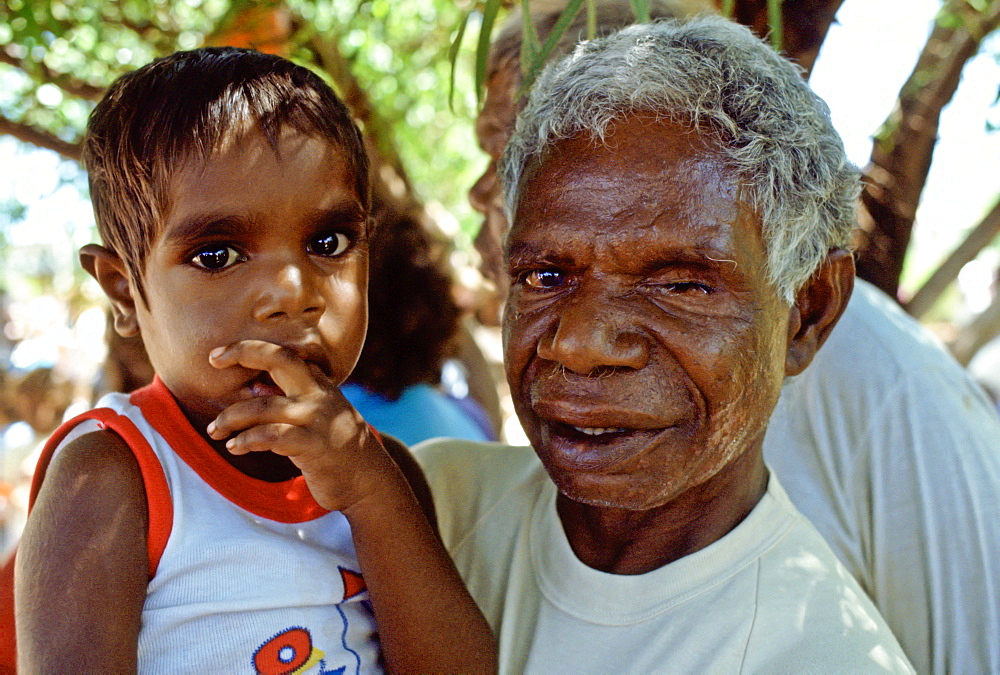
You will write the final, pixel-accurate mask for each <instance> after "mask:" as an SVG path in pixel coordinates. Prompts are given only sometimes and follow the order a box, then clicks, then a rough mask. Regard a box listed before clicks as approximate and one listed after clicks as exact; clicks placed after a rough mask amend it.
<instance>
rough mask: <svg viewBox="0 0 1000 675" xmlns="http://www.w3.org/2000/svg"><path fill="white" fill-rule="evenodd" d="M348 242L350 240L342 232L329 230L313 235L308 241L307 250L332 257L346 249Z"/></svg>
mask: <svg viewBox="0 0 1000 675" xmlns="http://www.w3.org/2000/svg"><path fill="white" fill-rule="evenodd" d="M350 243H351V240H350V239H349V238H348V237H347V235H346V234H344V233H343V232H330V233H327V234H321V235H319V236H317V237H314V238H313V239H312V240H311V241H310V242H309V252H310V253H312V254H314V255H322V256H326V257H328V258H332V257H333V256H338V255H340V254H341V253H343V252H344V251H346V250H347V247H348V245H349V244H350Z"/></svg>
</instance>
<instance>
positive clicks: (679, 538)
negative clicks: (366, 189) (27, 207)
mask: <svg viewBox="0 0 1000 675" xmlns="http://www.w3.org/2000/svg"><path fill="white" fill-rule="evenodd" d="M504 171H505V173H504V179H505V180H504V182H505V186H506V190H507V205H508V208H509V211H510V212H511V213H512V214H513V219H512V228H511V231H510V234H509V237H508V241H507V248H506V251H505V258H506V264H507V270H508V273H509V277H510V280H511V290H510V296H509V299H508V303H507V307H506V311H505V315H504V338H505V362H506V372H507V380H508V383H509V384H510V388H511V392H512V394H513V397H514V401H515V407H516V410H517V413H518V417H519V418H520V420H521V422H522V425H523V426H524V428H525V430H526V432H527V434H528V437H529V439H530V440H531V444H532V448H510V447H504V446H497V445H484V444H474V443H468V442H462V441H439V442H431V443H430V444H428V445H425V446H424V447H423V448H422V449H420V450H419V455H418V456H419V458H420V459H421V461H422V462H423V464H424V466H425V468H426V470H427V473H428V478H429V479H430V481H431V484H432V489H433V490H434V496H435V500H436V503H437V508H438V513H439V517H440V521H441V531H442V536H443V537H444V539H445V542H446V544H447V546H448V548H449V550H450V551H451V553H452V554H453V556H454V557H455V560H456V564H457V566H458V569H459V570H460V572H461V573H462V575H463V577H464V579H465V580H466V582H467V583H468V585H469V587H470V590H471V591H472V593H473V595H474V596H475V597H476V599H477V601H478V602H479V603H480V605H481V607H482V608H483V610H484V612H485V614H486V616H487V618H488V619H489V620H490V621H491V623H492V625H493V626H494V628H495V629H496V630H497V631H498V634H499V642H500V645H501V656H500V658H501V670H503V671H505V672H523V671H527V672H682V671H683V672H739V671H746V672H799V671H802V670H804V669H809V670H813V671H818V672H830V671H841V672H845V671H846V672H886V671H888V672H908V671H909V664H908V663H907V661H906V658H905V656H904V655H903V653H902V651H901V650H900V648H899V646H898V644H897V643H896V641H895V639H894V637H893V636H892V634H891V633H890V631H889V629H888V628H887V627H886V625H885V623H884V622H883V620H882V618H881V616H880V615H879V614H878V612H877V611H876V610H875V608H874V606H873V605H872V604H871V602H870V601H869V600H868V598H867V596H866V595H865V594H864V592H863V591H862V590H861V588H860V587H859V586H858V585H857V583H856V582H855V581H854V579H853V578H852V577H851V576H850V575H849V574H848V573H847V571H846V570H845V569H844V568H843V567H842V566H841V565H840V563H839V562H838V561H837V560H836V558H835V556H834V555H833V553H832V552H831V551H830V549H829V548H828V547H827V545H826V544H825V543H824V542H823V540H822V538H821V537H820V536H819V534H818V533H817V532H816V531H815V530H814V529H813V528H812V526H810V525H809V524H808V522H807V521H806V520H805V519H804V518H803V517H802V516H801V515H800V514H799V513H798V512H797V511H796V510H795V508H794V507H793V506H792V504H791V502H790V501H789V500H788V498H787V496H786V495H785V493H784V491H783V490H782V488H781V486H780V485H779V483H778V480H777V479H776V478H775V476H774V475H771V474H769V471H768V469H767V467H766V465H765V463H764V461H763V456H762V446H763V441H764V433H765V430H766V427H767V421H768V418H769V416H770V414H771V412H772V410H773V409H774V406H775V404H776V403H777V400H778V396H779V393H780V390H781V385H782V382H783V380H784V378H785V377H786V376H787V375H794V374H796V373H798V372H800V371H801V370H803V369H804V368H805V367H806V366H807V365H808V364H809V362H810V360H811V359H812V357H813V354H814V353H815V352H816V350H817V349H818V348H819V346H820V345H821V344H822V343H823V341H824V339H825V338H826V336H827V334H828V333H829V331H830V329H831V328H832V327H833V325H834V324H835V323H836V321H837V319H838V317H839V315H840V313H841V311H842V310H843V308H844V305H845V304H846V302H847V299H848V297H849V295H850V292H851V286H852V282H853V273H854V268H853V261H852V258H851V256H850V254H849V253H848V252H847V251H846V250H844V248H843V247H844V245H845V244H846V242H847V238H848V235H849V232H850V229H851V224H852V213H853V199H854V196H855V194H856V186H857V176H856V172H855V171H854V169H853V168H852V167H851V166H850V165H849V163H848V162H847V161H846V159H845V157H844V153H843V148H842V145H841V143H840V140H839V138H838V137H837V136H836V133H835V132H834V131H833V129H832V127H831V125H830V121H829V118H828V116H827V114H826V109H825V106H824V105H823V104H822V102H820V101H819V100H818V99H817V98H816V97H815V96H814V95H813V94H812V93H811V92H810V91H809V90H808V88H807V87H806V85H805V84H804V83H803V81H802V80H801V78H799V76H798V74H797V72H796V71H795V69H794V68H793V67H792V66H791V65H790V64H789V63H788V62H786V61H784V60H782V59H781V58H780V57H778V56H777V55H775V54H774V53H773V52H772V51H771V50H770V49H769V48H767V47H766V46H765V45H763V44H762V43H761V42H760V41H758V40H757V39H756V38H754V37H753V36H752V35H751V34H750V33H749V31H747V30H746V29H745V28H743V27H740V26H737V25H735V24H732V23H730V22H728V21H725V20H723V19H720V18H714V19H713V18H703V19H698V20H694V21H691V22H688V23H683V24H676V23H659V24H655V25H647V26H633V27H631V28H628V29H626V30H624V31H622V32H621V33H618V34H616V35H614V36H611V37H609V38H607V39H604V40H598V41H594V42H590V43H586V44H584V45H582V46H581V47H579V48H577V50H576V52H575V53H574V54H573V55H572V57H570V58H568V59H567V60H565V61H563V62H561V63H560V64H559V65H558V66H557V67H555V68H551V67H550V68H549V69H547V70H546V72H545V74H544V75H543V76H542V78H541V79H540V80H539V82H538V83H537V84H536V86H535V88H534V89H533V91H532V93H531V101H530V103H529V105H528V108H527V109H526V110H525V112H524V113H523V114H522V117H521V118H520V120H519V126H518V131H517V133H516V134H515V135H514V137H513V139H512V140H511V143H510V145H509V146H508V150H507V153H506V155H505V168H504Z"/></svg>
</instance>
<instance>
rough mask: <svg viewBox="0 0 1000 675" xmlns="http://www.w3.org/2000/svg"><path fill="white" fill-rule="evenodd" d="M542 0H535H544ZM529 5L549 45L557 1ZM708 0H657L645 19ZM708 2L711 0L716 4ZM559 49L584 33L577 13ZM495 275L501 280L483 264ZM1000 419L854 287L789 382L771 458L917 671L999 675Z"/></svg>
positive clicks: (917, 337) (503, 136) (500, 66)
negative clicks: (809, 359) (811, 356)
mask: <svg viewBox="0 0 1000 675" xmlns="http://www.w3.org/2000/svg"><path fill="white" fill-rule="evenodd" d="M539 4H542V3H539ZM545 4H546V5H547V6H548V7H549V9H548V10H541V11H539V13H538V14H536V15H535V17H534V19H535V24H536V27H537V28H538V31H539V33H540V37H541V39H542V40H544V39H545V38H546V37H547V36H548V33H549V31H550V30H551V27H552V25H553V23H554V22H555V18H556V17H557V15H558V12H559V11H560V10H561V7H562V5H564V4H565V3H558V2H556V3H552V2H549V3H545ZM704 4H706V3H705V2H703V1H702V0H653V1H652V2H650V11H651V14H652V15H653V16H654V17H663V16H668V17H669V16H677V15H683V14H685V13H688V12H690V11H692V10H697V9H699V8H700V6H701V5H704ZM709 4H710V3H709ZM578 19H579V20H578V21H577V22H576V23H575V24H573V25H571V26H570V28H569V30H568V31H567V33H566V35H565V37H564V38H563V40H562V42H561V45H560V47H558V48H557V50H556V51H557V52H561V53H565V52H566V51H568V50H569V49H571V48H572V45H573V43H574V42H575V40H577V39H578V38H579V36H580V35H581V34H582V32H583V30H584V27H583V21H584V17H583V13H581V14H580V16H579V17H578ZM633 20H634V15H633V13H632V7H631V3H630V2H628V0H599V1H598V3H597V32H598V34H607V33H610V32H613V31H614V30H617V29H619V28H621V27H624V26H626V25H628V24H630V23H632V21H633ZM520 38H521V23H520V17H519V16H515V17H512V19H511V21H509V22H508V24H507V25H505V26H504V27H503V28H502V29H501V31H500V33H499V35H498V37H497V39H496V41H495V42H494V45H493V48H492V50H491V54H490V64H489V69H488V80H487V82H488V90H487V97H486V104H485V106H484V108H483V111H482V113H481V115H480V117H479V120H478V123H477V134H478V136H479V139H480V143H481V144H482V147H483V149H484V150H486V151H487V153H489V154H490V156H491V157H492V158H493V160H498V159H499V157H500V153H501V151H502V149H503V147H504V145H505V144H506V142H507V138H508V137H509V135H510V133H511V132H512V130H513V125H514V114H515V103H514V97H515V95H516V92H517V91H518V89H519V87H520V69H519V64H518V58H519V52H520ZM495 167H496V161H493V162H491V163H490V166H489V167H488V169H487V171H486V173H485V174H484V175H483V177H482V179H480V180H479V181H478V182H477V183H476V185H475V186H474V187H473V189H472V190H471V191H470V201H471V202H472V204H473V206H475V207H477V208H478V209H479V210H480V211H482V212H483V213H484V215H486V222H485V224H484V227H483V230H482V231H481V233H480V237H479V238H478V239H477V246H478V247H479V248H480V250H481V251H482V252H483V257H484V261H485V262H486V271H487V272H489V271H490V270H496V271H497V272H499V271H502V268H501V266H500V265H498V264H492V263H498V262H499V247H498V245H497V242H499V241H500V239H501V238H502V237H503V236H504V235H505V234H506V230H507V222H506V218H505V215H504V213H503V209H502V201H501V195H500V190H499V185H498V181H497V179H496V173H495ZM492 276H493V277H494V278H496V279H497V281H498V285H500V286H501V287H504V286H505V285H506V283H507V282H506V275H505V274H503V276H499V275H498V274H497V273H496V272H494V273H493V274H492ZM998 439H1000V422H998V420H997V419H996V416H995V415H994V414H993V413H992V411H991V410H990V408H989V403H988V401H987V400H986V399H985V398H984V397H983V396H982V394H981V392H980V391H979V390H978V388H977V387H976V386H975V384H974V383H973V382H972V381H971V380H970V378H969V377H968V375H967V374H966V373H965V372H964V371H963V370H962V369H961V368H960V367H959V365H958V364H957V363H956V362H955V360H954V359H953V358H951V356H950V355H948V354H946V353H945V351H944V349H943V348H942V347H941V346H940V344H938V343H937V342H936V341H935V340H934V339H933V337H932V336H931V335H929V334H928V332H927V331H926V330H924V329H923V328H922V327H921V326H920V325H919V324H918V323H917V322H916V321H914V320H913V319H912V318H910V317H909V316H907V315H905V314H904V313H903V312H902V311H901V310H900V308H899V307H898V305H896V303H894V302H892V301H891V300H890V299H889V298H887V297H886V296H884V295H883V294H882V293H881V292H879V291H878V290H877V289H875V288H874V287H872V286H871V285H869V284H867V283H865V282H864V281H861V280H858V281H856V283H855V288H854V293H853V295H852V296H851V299H850V302H849V304H848V306H847V309H846V310H845V311H844V315H843V317H842V318H841V320H840V321H839V322H838V324H837V326H836V329H835V330H833V331H832V334H831V336H830V339H829V340H828V341H827V342H826V344H825V345H824V347H823V349H822V350H821V351H820V352H819V354H818V355H817V357H816V359H815V361H814V362H813V363H812V364H811V365H810V367H809V368H808V369H807V370H806V371H805V372H804V373H803V374H801V375H799V376H797V377H794V378H790V379H789V380H788V381H787V382H786V383H785V386H784V388H783V390H782V393H781V398H780V400H779V403H778V407H777V409H776V411H775V413H774V415H773V416H772V418H771V421H770V423H769V425H768V432H767V436H766V438H765V441H764V458H765V460H766V461H767V463H768V465H769V467H770V468H771V469H772V470H773V471H774V472H775V473H776V474H777V475H778V477H779V478H780V479H781V482H782V485H783V486H784V487H785V488H786V489H787V491H788V494H789V496H790V497H791V499H792V501H793V503H795V505H796V506H797V507H798V508H799V509H801V510H802V512H803V513H804V514H805V515H806V516H807V517H808V518H809V519H810V520H811V521H812V522H813V523H814V524H815V525H816V527H817V529H819V531H820V532H821V533H822V534H823V535H824V537H825V538H826V539H827V541H828V542H829V544H830V545H831V547H832V548H833V550H834V552H835V553H836V554H837V556H838V557H839V558H840V559H841V560H842V561H843V562H844V564H845V565H846V566H847V568H848V569H849V570H850V572H851V573H852V574H853V575H854V576H855V578H857V579H858V581H859V582H860V583H861V585H862V587H863V588H864V589H865V590H866V591H867V592H868V594H869V596H870V597H871V598H872V599H873V600H874V602H875V604H876V606H877V607H878V609H879V611H880V612H881V613H882V614H883V616H884V617H885V619H886V621H887V622H888V623H889V626H890V627H891V628H892V630H893V632H894V633H895V634H896V636H897V637H898V638H899V640H900V643H901V644H902V646H903V648H904V650H905V651H906V653H907V655H908V656H909V658H910V660H911V661H912V662H913V663H914V665H915V666H916V667H917V669H918V671H920V672H927V673H946V672H953V673H958V672H1000V565H997V564H996V561H997V560H998V559H1000V501H998V500H997V499H996V495H997V494H1000V451H998V450H1000V445H998V444H1000V441H998Z"/></svg>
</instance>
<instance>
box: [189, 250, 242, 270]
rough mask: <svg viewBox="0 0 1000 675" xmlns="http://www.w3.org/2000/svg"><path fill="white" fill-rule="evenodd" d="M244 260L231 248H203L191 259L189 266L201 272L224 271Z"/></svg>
mask: <svg viewBox="0 0 1000 675" xmlns="http://www.w3.org/2000/svg"><path fill="white" fill-rule="evenodd" d="M241 260H244V258H243V256H241V255H240V254H239V252H238V251H237V250H236V249H234V248H233V247H232V246H223V245H221V244H220V245H216V246H210V247H207V248H203V249H202V250H200V251H198V252H197V253H195V254H194V255H193V256H192V257H191V264H192V265H194V266H195V267H200V268H201V269H203V270H212V271H216V270H224V269H226V268H227V267H230V266H232V265H235V264H236V263H238V262H240V261H241Z"/></svg>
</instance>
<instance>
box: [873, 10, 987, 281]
mask: <svg viewBox="0 0 1000 675" xmlns="http://www.w3.org/2000/svg"><path fill="white" fill-rule="evenodd" d="M947 19H950V20H947ZM998 24H1000V0H990V2H989V4H988V5H987V6H986V9H984V10H982V11H978V10H976V9H974V8H973V7H972V5H971V3H968V2H967V1H966V0H948V2H946V4H945V7H944V8H943V9H942V10H941V14H940V15H939V19H938V21H937V22H936V23H935V25H934V29H933V30H932V31H931V35H930V38H929V39H928V40H927V44H926V45H925V46H924V49H923V51H922V52H921V54H920V57H919V59H918V60H917V65H916V66H915V67H914V69H913V73H912V74H911V75H910V77H909V78H908V79H907V81H906V84H904V85H903V88H902V90H901V92H900V95H899V99H898V101H897V105H896V108H895V110H893V112H892V113H891V114H890V116H889V118H888V119H887V120H886V121H885V123H884V124H883V126H882V128H881V129H880V131H879V133H878V134H877V135H876V138H875V143H874V147H873V149H872V155H871V161H870V163H869V165H868V167H867V168H866V169H865V177H864V181H865V185H864V189H863V191H862V194H861V209H860V210H859V216H858V221H859V225H860V226H861V232H862V234H861V242H860V245H859V247H858V276H860V277H861V278H863V279H866V280H867V281H870V282H871V283H873V284H875V285H876V286H878V287H879V288H881V289H882V290H883V291H885V292H886V293H888V294H889V295H891V296H893V297H896V294H897V292H898V288H899V277H900V274H901V272H902V268H903V260H904V258H905V257H906V250H907V248H908V247H909V243H910V235H911V232H912V230H913V221H914V218H915V216H916V211H917V204H918V203H919V201H920V194H921V192H923V189H924V184H925V183H926V181H927V172H928V171H929V169H930V165H931V159H932V156H933V154H934V146H935V144H936V142H937V130H938V122H939V120H940V117H941V109H942V108H944V106H945V105H946V104H947V103H948V102H949V101H950V100H951V98H952V96H953V95H954V93H955V90H956V89H957V88H958V83H959V80H960V78H961V74H962V69H963V68H964V67H965V64H966V62H967V61H968V60H969V59H970V58H972V56H973V55H975V53H976V51H977V50H978V49H979V43H980V41H981V40H982V39H983V38H984V37H985V36H986V35H987V34H989V33H990V32H991V31H992V30H994V29H995V28H996V27H997V25H998Z"/></svg>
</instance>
